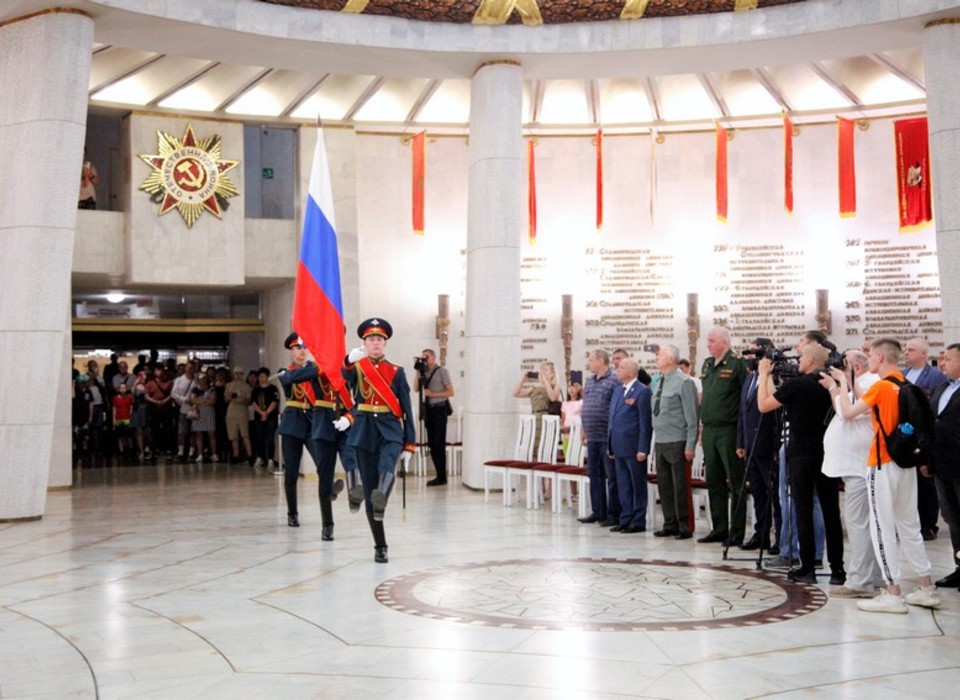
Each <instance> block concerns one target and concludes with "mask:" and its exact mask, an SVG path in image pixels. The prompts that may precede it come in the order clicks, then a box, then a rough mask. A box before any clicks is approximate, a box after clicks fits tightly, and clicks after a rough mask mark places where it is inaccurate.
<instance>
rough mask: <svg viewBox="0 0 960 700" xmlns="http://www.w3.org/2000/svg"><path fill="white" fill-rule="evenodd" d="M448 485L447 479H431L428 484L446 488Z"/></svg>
mask: <svg viewBox="0 0 960 700" xmlns="http://www.w3.org/2000/svg"><path fill="white" fill-rule="evenodd" d="M446 485H447V480H446V479H430V481H428V482H427V486H446Z"/></svg>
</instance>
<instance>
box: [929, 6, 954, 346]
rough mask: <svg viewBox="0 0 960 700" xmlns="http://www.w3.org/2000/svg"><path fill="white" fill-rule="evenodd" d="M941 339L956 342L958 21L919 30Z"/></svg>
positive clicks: (944, 20) (941, 21)
mask: <svg viewBox="0 0 960 700" xmlns="http://www.w3.org/2000/svg"><path fill="white" fill-rule="evenodd" d="M923 63H924V74H925V79H926V84H927V115H928V127H929V129H930V158H931V169H932V172H933V212H934V223H935V225H936V227H937V258H938V261H939V265H940V298H941V299H942V300H943V336H944V340H945V341H946V343H947V344H948V345H949V344H950V343H956V342H960V83H958V82H957V76H958V75H960V17H954V18H950V19H941V20H937V21H935V22H931V23H930V24H928V25H927V27H926V28H925V29H924V32H923Z"/></svg>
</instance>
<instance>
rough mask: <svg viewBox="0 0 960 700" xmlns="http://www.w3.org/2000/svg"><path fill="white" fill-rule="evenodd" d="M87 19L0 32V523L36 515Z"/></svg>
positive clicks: (66, 286)
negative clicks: (0, 90) (0, 447)
mask: <svg viewBox="0 0 960 700" xmlns="http://www.w3.org/2000/svg"><path fill="white" fill-rule="evenodd" d="M92 45H93V21H92V20H91V19H90V17H89V16H88V15H87V14H86V13H84V12H81V11H78V10H72V9H66V8H57V9H52V10H47V11H43V12H38V13H34V14H32V15H27V16H24V17H21V18H18V19H14V20H11V21H8V22H7V23H5V24H4V25H3V26H2V27H0V85H2V86H3V92H4V95H5V98H4V99H2V100H0V162H2V163H3V167H2V168H0V212H3V216H2V218H0V357H2V358H3V362H0V446H2V449H0V520H24V519H35V518H39V517H41V516H42V515H43V511H44V507H45V505H46V490H47V484H48V478H49V471H50V456H51V446H52V445H54V444H55V443H58V442H59V440H58V439H57V440H55V437H56V436H55V429H54V424H55V418H56V415H57V404H58V402H59V401H60V400H61V396H63V395H65V394H64V392H62V387H61V382H62V381H63V380H64V379H65V377H67V376H68V375H67V373H66V372H65V371H64V363H69V357H64V334H65V331H66V328H65V326H64V319H67V318H69V299H70V268H71V262H72V257H73V237H74V230H75V228H76V223H77V194H78V192H79V188H80V169H81V165H82V162H83V141H84V131H85V125H86V119H87V84H88V81H89V74H90V56H91V49H92Z"/></svg>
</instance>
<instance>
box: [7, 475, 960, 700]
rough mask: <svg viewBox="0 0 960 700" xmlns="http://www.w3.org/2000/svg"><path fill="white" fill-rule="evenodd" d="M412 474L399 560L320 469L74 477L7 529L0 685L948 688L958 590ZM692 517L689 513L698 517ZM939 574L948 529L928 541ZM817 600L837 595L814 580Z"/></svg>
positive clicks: (817, 691) (397, 525)
mask: <svg viewBox="0 0 960 700" xmlns="http://www.w3.org/2000/svg"><path fill="white" fill-rule="evenodd" d="M425 481H426V479H425V478H424V477H414V476H411V477H410V478H409V479H408V482H409V483H408V492H407V508H406V510H403V509H402V508H401V493H400V491H399V489H398V490H397V491H396V492H395V493H394V495H393V498H392V500H391V503H390V506H389V507H388V510H387V519H386V521H387V536H388V538H389V541H390V563H389V564H375V563H374V562H373V547H372V542H371V540H370V536H369V533H368V530H367V527H366V522H365V520H364V519H363V518H362V516H361V515H353V514H351V513H349V512H348V510H347V507H346V503H345V502H344V501H338V502H337V503H336V504H335V517H336V519H337V529H336V541H335V542H321V541H320V536H319V535H320V522H319V520H320V516H319V509H318V507H317V505H316V503H315V500H314V494H315V489H316V481H315V480H313V479H309V478H308V479H302V480H301V483H300V501H301V522H302V525H303V526H302V527H300V528H299V529H295V528H288V527H287V526H286V517H285V506H284V503H283V499H282V492H281V489H280V484H279V479H278V478H277V477H275V476H272V475H271V474H269V473H267V472H265V471H263V470H253V469H249V468H247V467H243V468H238V467H229V466H225V465H205V466H202V467H199V466H195V465H191V466H181V465H165V466H159V467H152V466H150V467H123V468H113V469H94V470H90V469H87V470H84V471H82V472H78V473H77V474H76V483H75V486H74V487H73V489H71V490H69V491H57V492H51V493H50V494H49V495H48V499H47V510H46V514H45V515H44V517H43V519H42V520H39V521H34V522H25V523H15V524H12V523H2V524H0V698H21V697H36V698H68V697H69V698H254V697H264V698H294V699H295V698H360V697H364V698H367V697H377V698H384V699H388V698H389V699H392V698H444V699H448V698H457V700H461V699H466V700H473V699H476V700H481V699H482V700H488V699H494V700H495V699H497V698H504V699H507V698H509V699H511V700H512V699H524V698H535V699H540V698H544V699H546V698H626V697H630V698H671V699H673V698H683V699H686V698H743V697H783V698H797V697H808V696H817V697H831V698H832V697H851V698H871V699H872V700H875V699H877V698H905V697H910V698H919V697H929V698H948V697H955V695H954V693H956V692H957V688H958V687H960V593H958V592H957V591H956V590H948V591H943V592H942V597H943V606H942V608H940V609H939V610H937V611H935V612H934V611H930V610H925V609H921V608H911V610H910V613H909V614H908V615H883V614H870V613H864V612H860V611H858V610H857V609H856V604H855V602H854V601H850V600H840V599H835V600H833V599H830V598H829V595H828V594H829V588H830V587H829V586H828V585H827V584H826V579H825V578H824V579H823V584H822V585H821V586H803V585H796V584H791V583H789V582H787V581H786V580H785V579H784V577H783V576H780V575H776V574H768V573H759V572H757V571H756V567H755V562H754V561H753V560H746V557H743V555H742V553H739V552H736V553H733V552H731V554H735V555H736V556H738V557H743V558H742V559H737V560H733V559H731V560H729V561H723V560H722V557H721V554H720V549H719V548H718V546H717V545H698V544H696V543H694V542H693V541H692V540H687V541H674V540H667V541H663V540H659V539H656V538H654V537H653V536H652V535H651V534H650V533H643V534H617V533H611V532H608V531H607V530H606V529H601V528H598V527H597V526H595V525H580V524H578V523H577V522H576V519H575V515H574V513H572V512H570V511H569V510H566V511H565V512H561V513H559V514H554V513H551V512H550V511H549V510H543V509H541V510H527V509H525V508H522V507H516V506H514V507H512V508H503V507H502V505H501V504H500V502H499V499H493V498H492V499H491V502H490V503H488V504H485V503H484V499H483V494H482V493H477V492H473V491H470V490H468V489H466V488H463V487H462V486H460V485H459V483H454V482H451V483H450V484H449V485H448V486H447V487H445V488H430V489H428V488H426V486H425ZM699 525H700V527H701V528H702V527H703V523H702V521H701V522H700V523H699ZM928 544H929V545H930V546H929V548H928V551H929V552H930V556H931V558H932V560H933V562H934V573H935V574H936V575H937V576H940V575H943V574H945V573H947V572H948V571H950V570H951V569H952V565H951V563H950V561H951V560H950V551H949V550H950V546H949V542H948V541H947V540H946V539H945V538H943V537H941V538H940V539H939V540H937V541H935V542H931V543H928ZM825 594H826V595H825Z"/></svg>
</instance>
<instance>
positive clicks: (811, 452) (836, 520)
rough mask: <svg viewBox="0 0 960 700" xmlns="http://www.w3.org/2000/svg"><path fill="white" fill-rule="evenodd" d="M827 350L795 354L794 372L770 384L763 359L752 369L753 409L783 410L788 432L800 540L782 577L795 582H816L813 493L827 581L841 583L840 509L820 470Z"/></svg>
mask: <svg viewBox="0 0 960 700" xmlns="http://www.w3.org/2000/svg"><path fill="white" fill-rule="evenodd" d="M829 358H830V351H829V350H827V349H826V348H825V347H823V346H822V345H819V344H817V343H811V344H808V345H806V346H804V347H803V349H802V350H801V351H800V359H799V362H798V363H797V372H798V374H797V375H796V376H794V377H790V378H788V379H785V380H784V381H783V382H782V384H781V385H780V386H779V387H775V386H774V381H773V367H774V363H773V361H772V360H770V358H768V357H764V358H763V359H762V360H760V362H759V365H758V372H759V384H758V386H757V406H758V408H759V409H760V412H761V413H769V412H771V411H775V410H777V409H778V408H780V407H781V406H782V407H784V408H786V409H787V416H788V420H789V422H790V434H789V438H788V442H787V445H786V456H787V474H788V478H789V480H790V487H791V491H792V492H793V499H794V503H795V504H796V509H797V531H798V535H799V539H800V566H799V567H796V568H794V569H791V570H790V571H789V572H788V573H787V577H788V578H790V579H791V580H792V581H797V582H800V583H816V580H817V579H816V574H815V565H814V561H815V558H816V551H815V550H816V546H815V540H814V532H813V499H814V493H815V492H816V495H817V497H818V498H819V500H820V507H821V510H822V512H823V522H824V527H825V529H826V540H827V557H828V558H829V560H830V572H831V575H830V583H831V584H832V585H843V583H844V581H845V580H846V574H845V573H844V570H843V530H842V526H841V524H840V506H839V493H838V483H837V479H831V478H829V477H827V476H825V475H824V474H823V473H822V472H821V466H822V464H823V435H824V433H825V432H826V429H827V420H826V419H827V414H828V412H829V411H830V394H829V392H827V391H826V390H825V389H824V388H823V387H822V386H821V385H820V373H821V372H822V371H824V369H825V367H826V362H827V360H828V359H829Z"/></svg>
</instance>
